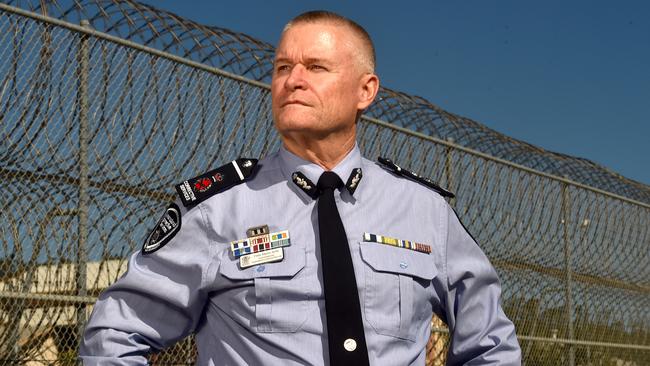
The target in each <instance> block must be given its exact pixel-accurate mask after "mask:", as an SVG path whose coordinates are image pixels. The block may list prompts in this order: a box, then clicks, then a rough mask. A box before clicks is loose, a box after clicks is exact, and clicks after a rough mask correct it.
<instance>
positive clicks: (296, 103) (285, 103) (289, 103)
mask: <svg viewBox="0 0 650 366" xmlns="http://www.w3.org/2000/svg"><path fill="white" fill-rule="evenodd" d="M288 105H302V106H305V107H309V104H307V103H305V102H303V101H301V100H288V101H286V102H284V103H282V107H286V106H288Z"/></svg>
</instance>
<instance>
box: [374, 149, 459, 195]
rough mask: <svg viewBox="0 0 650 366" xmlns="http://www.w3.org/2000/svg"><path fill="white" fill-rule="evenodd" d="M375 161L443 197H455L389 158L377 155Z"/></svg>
mask: <svg viewBox="0 0 650 366" xmlns="http://www.w3.org/2000/svg"><path fill="white" fill-rule="evenodd" d="M377 161H379V164H381V166H382V167H383V168H385V169H387V170H390V171H391V172H393V173H395V174H397V175H399V176H402V177H406V178H409V179H411V180H413V181H416V182H418V183H420V184H423V185H425V186H427V187H429V188H431V189H433V190H434V191H436V192H438V193H439V194H440V195H441V196H443V197H450V198H454V197H455V195H454V194H453V193H451V192H449V191H448V190H446V189H444V188H442V187H440V186H439V185H438V184H437V183H436V182H434V181H432V180H431V179H429V178H425V177H421V176H419V175H417V174H415V173H413V172H410V171H408V170H406V169H403V168H401V167H400V166H399V165H397V164H395V163H393V162H392V161H390V160H389V159H386V158H382V157H379V158H378V159H377Z"/></svg>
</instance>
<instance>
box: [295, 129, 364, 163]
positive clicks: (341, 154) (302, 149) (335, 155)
mask: <svg viewBox="0 0 650 366" xmlns="http://www.w3.org/2000/svg"><path fill="white" fill-rule="evenodd" d="M355 137H356V135H355V134H351V135H347V136H345V137H342V138H334V137H333V136H331V135H330V136H328V137H326V138H324V139H321V140H318V139H313V138H305V137H304V136H282V143H283V144H284V147H285V148H286V149H287V150H288V151H289V152H291V153H292V154H294V155H296V156H298V157H300V158H302V159H304V160H307V161H310V162H312V163H314V164H317V165H319V166H320V167H322V168H323V169H325V170H332V169H333V168H334V167H335V166H336V165H337V164H338V163H340V162H341V161H342V160H343V159H344V158H345V157H346V156H347V155H348V153H350V151H352V149H354V145H355V143H356V138H355Z"/></svg>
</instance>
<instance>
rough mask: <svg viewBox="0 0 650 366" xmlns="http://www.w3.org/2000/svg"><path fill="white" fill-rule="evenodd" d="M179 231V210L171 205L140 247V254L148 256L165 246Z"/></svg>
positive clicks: (174, 205)
mask: <svg viewBox="0 0 650 366" xmlns="http://www.w3.org/2000/svg"><path fill="white" fill-rule="evenodd" d="M180 229H181V209H180V208H179V207H178V206H177V205H176V204H175V203H172V204H171V205H169V206H168V207H167V209H166V210H165V213H164V214H163V216H162V217H161V218H160V220H158V222H157V223H156V226H155V227H154V228H153V230H152V231H151V233H149V236H147V239H146V240H145V242H144V245H143V246H142V254H150V253H153V252H155V251H156V250H158V249H160V248H162V247H164V246H165V244H167V243H168V242H169V241H170V240H172V238H173V237H174V236H175V235H176V233H177V232H178V231H179V230H180Z"/></svg>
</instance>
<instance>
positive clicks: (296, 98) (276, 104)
mask: <svg viewBox="0 0 650 366" xmlns="http://www.w3.org/2000/svg"><path fill="white" fill-rule="evenodd" d="M355 47H362V46H361V42H360V40H359V39H357V38H356V37H355V35H354V34H353V33H352V31H351V30H349V29H348V28H346V27H345V26H341V25H334V24H328V23H298V24H294V25H293V26H292V27H291V28H289V29H288V30H287V31H286V32H285V33H284V35H283V37H282V39H281V40H280V45H279V46H278V48H277V51H276V57H275V66H274V71H273V80H272V83H271V97H272V106H273V119H274V121H275V126H276V128H277V129H278V131H279V132H280V134H281V135H283V136H287V135H290V134H292V133H297V134H302V135H303V136H309V137H311V138H324V137H326V136H328V135H330V134H331V133H344V134H345V133H351V134H354V131H355V130H354V124H355V120H356V114H357V111H358V110H359V104H360V101H361V96H360V88H361V87H362V77H363V76H364V74H366V73H365V72H364V71H363V67H362V66H361V64H360V61H359V56H358V54H357V52H358V51H356V49H355ZM346 131H347V132H346Z"/></svg>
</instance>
